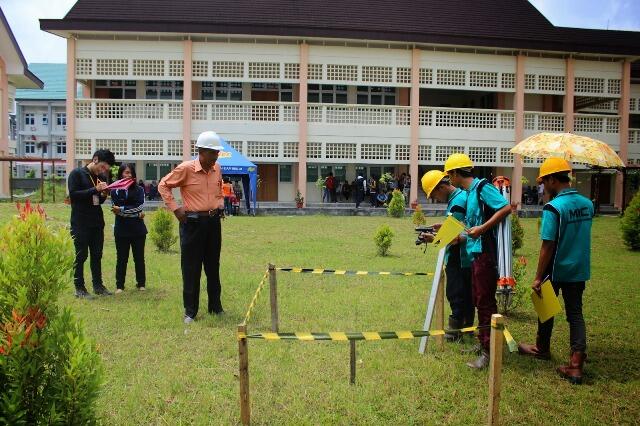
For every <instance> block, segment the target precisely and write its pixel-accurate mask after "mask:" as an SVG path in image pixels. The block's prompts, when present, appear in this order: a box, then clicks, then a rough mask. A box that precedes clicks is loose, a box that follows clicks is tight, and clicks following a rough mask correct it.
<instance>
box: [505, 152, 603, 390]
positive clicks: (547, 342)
mask: <svg viewBox="0 0 640 426" xmlns="http://www.w3.org/2000/svg"><path fill="white" fill-rule="evenodd" d="M570 173H571V166H570V165H569V163H568V162H567V161H566V160H564V159H562V158H548V159H547V160H545V162H544V163H542V165H541V166H540V176H539V177H538V183H544V189H545V191H547V193H548V195H549V197H550V198H551V201H549V202H548V203H547V204H545V206H544V208H543V210H542V224H541V226H540V239H541V240H542V246H541V248H540V256H539V258H538V269H537V271H536V276H535V279H534V280H533V285H532V286H531V287H532V288H533V290H534V291H537V292H539V291H540V286H541V284H542V283H543V282H544V280H545V279H546V278H547V277H549V279H550V280H551V283H552V285H553V289H554V291H555V293H556V295H557V294H559V293H560V291H562V298H563V299H564V307H565V311H566V313H567V322H568V323H569V341H570V344H571V357H570V359H569V364H568V365H563V366H561V367H558V369H557V370H558V373H560V375H561V376H562V377H564V378H565V379H567V380H569V381H570V382H571V383H574V384H580V383H582V368H583V365H584V360H585V358H586V357H587V355H586V354H585V351H586V349H587V332H586V327H585V324H584V317H583V316H582V293H583V292H584V289H585V282H586V281H587V280H589V279H590V277H591V222H592V218H593V212H594V210H593V204H592V203H591V201H590V200H589V199H587V198H586V197H583V196H582V195H580V194H578V191H576V190H575V189H573V188H571V178H570V176H569V174H570ZM552 331H553V318H551V319H549V320H547V321H545V322H544V323H540V321H538V334H537V337H536V343H535V344H525V343H521V344H520V345H518V350H519V352H520V354H522V355H529V356H533V357H535V358H539V359H547V360H548V359H550V358H551V332H552Z"/></svg>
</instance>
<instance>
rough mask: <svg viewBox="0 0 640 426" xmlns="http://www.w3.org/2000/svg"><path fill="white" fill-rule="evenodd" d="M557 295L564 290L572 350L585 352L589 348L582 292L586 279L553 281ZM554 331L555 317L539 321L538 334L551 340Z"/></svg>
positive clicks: (542, 338)
mask: <svg viewBox="0 0 640 426" xmlns="http://www.w3.org/2000/svg"><path fill="white" fill-rule="evenodd" d="M552 284H553V290H554V291H555V292H556V296H557V295H558V294H559V293H560V290H562V298H563V299H564V310H565V312H566V313H567V322H568V323H569V343H570V345H571V352H572V353H573V352H585V351H586V350H587V328H586V326H585V324H584V317H583V316H582V293H583V292H584V288H585V283H584V281H581V282H575V283H552ZM552 331H553V317H551V318H550V319H549V320H547V321H545V322H543V323H541V322H540V321H538V336H540V339H541V340H543V341H545V342H550V341H551V332H552Z"/></svg>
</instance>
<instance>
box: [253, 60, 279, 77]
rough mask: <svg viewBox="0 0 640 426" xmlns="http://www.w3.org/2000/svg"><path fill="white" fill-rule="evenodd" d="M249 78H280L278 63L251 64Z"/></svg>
mask: <svg viewBox="0 0 640 426" xmlns="http://www.w3.org/2000/svg"><path fill="white" fill-rule="evenodd" d="M249 78H280V64H279V63H278V62H249Z"/></svg>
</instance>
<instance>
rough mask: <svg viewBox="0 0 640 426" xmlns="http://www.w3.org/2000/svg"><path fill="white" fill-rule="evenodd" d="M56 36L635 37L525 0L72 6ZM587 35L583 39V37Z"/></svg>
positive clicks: (556, 40)
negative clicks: (553, 15)
mask: <svg viewBox="0 0 640 426" xmlns="http://www.w3.org/2000/svg"><path fill="white" fill-rule="evenodd" d="M41 28H42V29H44V30H50V31H56V30H62V31H133V32H174V33H182V34H190V33H191V34H193V33H206V34H242V35H266V36H296V37H322V38H347V39H360V40H382V41H401V42H416V43H435V44H455V45H467V46H491V47H507V48H519V49H543V50H555V51H566V52H582V53H618V54H639V55H640V33H638V32H628V31H604V30H580V29H572V28H560V27H555V26H553V25H552V24H551V23H550V22H549V21H548V20H547V19H546V18H545V17H544V15H542V13H540V12H539V11H538V10H537V9H536V8H535V7H534V6H533V5H531V4H530V3H529V2H528V1H527V0H395V1H388V0H322V1H318V0H182V1H175V0H111V1H108V2H105V1H104V0H78V1H77V3H76V4H75V5H74V6H73V7H72V8H71V10H70V11H69V13H68V14H67V15H66V16H65V17H64V19H61V20H41ZM585 31H586V33H585Z"/></svg>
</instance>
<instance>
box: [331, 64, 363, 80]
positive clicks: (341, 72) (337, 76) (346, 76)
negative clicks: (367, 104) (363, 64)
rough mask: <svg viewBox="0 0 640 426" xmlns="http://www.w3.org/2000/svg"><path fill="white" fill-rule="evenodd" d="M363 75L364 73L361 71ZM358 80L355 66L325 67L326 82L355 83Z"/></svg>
mask: <svg viewBox="0 0 640 426" xmlns="http://www.w3.org/2000/svg"><path fill="white" fill-rule="evenodd" d="M363 74H364V71H363ZM357 79H358V66H357V65H337V64H328V65H327V80H333V81H356V80H357Z"/></svg>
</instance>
